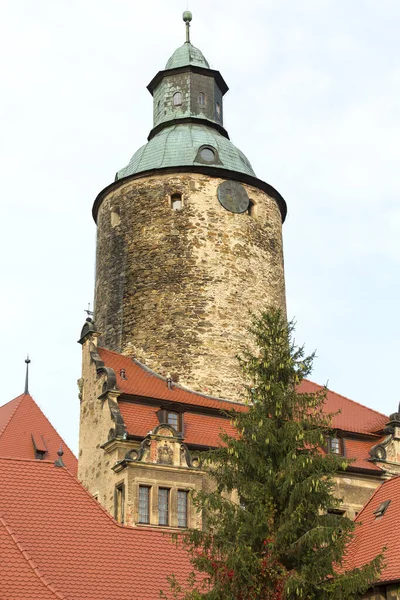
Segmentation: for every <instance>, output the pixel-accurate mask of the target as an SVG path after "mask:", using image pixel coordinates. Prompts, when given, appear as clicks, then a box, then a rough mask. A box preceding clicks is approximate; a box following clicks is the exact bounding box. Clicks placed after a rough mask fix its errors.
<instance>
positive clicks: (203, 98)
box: [199, 92, 206, 106]
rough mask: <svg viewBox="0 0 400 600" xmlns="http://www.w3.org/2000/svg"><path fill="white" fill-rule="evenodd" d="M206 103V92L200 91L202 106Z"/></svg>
mask: <svg viewBox="0 0 400 600" xmlns="http://www.w3.org/2000/svg"><path fill="white" fill-rule="evenodd" d="M205 103H206V95H205V93H204V92H200V94H199V104H200V106H204V105H205Z"/></svg>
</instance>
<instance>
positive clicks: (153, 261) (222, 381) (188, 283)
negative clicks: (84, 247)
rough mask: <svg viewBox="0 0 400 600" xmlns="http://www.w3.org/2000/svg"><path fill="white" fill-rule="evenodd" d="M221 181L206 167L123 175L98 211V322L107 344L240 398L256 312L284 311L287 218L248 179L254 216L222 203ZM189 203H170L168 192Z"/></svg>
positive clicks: (193, 384) (205, 388)
mask: <svg viewBox="0 0 400 600" xmlns="http://www.w3.org/2000/svg"><path fill="white" fill-rule="evenodd" d="M223 181H224V179H221V178H218V177H210V176H208V175H205V174H200V173H195V172H193V173H177V174H162V175H155V174H154V175H147V176H143V177H137V178H134V179H131V180H125V181H123V180H122V181H121V183H120V185H119V186H118V187H117V188H113V189H111V190H110V191H109V192H108V194H106V196H105V197H104V198H103V200H102V203H101V204H100V207H99V210H98V218H97V224H98V238H97V266H96V291H95V292H96V297H95V321H96V325H97V327H98V329H99V331H100V332H101V334H102V335H101V338H100V344H101V345H102V346H104V347H106V348H109V349H110V350H114V351H117V352H121V353H123V354H126V355H131V356H134V357H136V358H137V359H139V360H140V361H141V362H143V363H144V364H146V365H147V366H149V367H150V368H152V369H154V370H155V371H157V372H158V373H160V374H162V375H165V376H166V375H171V376H172V378H173V379H174V380H175V381H179V383H180V384H181V385H184V386H187V387H189V388H191V389H193V390H196V391H201V392H205V393H208V394H212V395H214V396H218V397H224V398H228V399H238V398H240V394H241V389H242V388H241V386H242V383H241V375H240V372H239V369H238V366H237V361H236V358H235V355H236V354H237V353H240V352H241V351H242V350H243V349H244V347H246V346H247V345H248V344H249V334H248V331H247V329H248V326H249V323H250V311H254V312H256V313H257V312H259V311H261V310H263V309H265V308H266V307H267V306H269V305H275V306H279V307H281V308H282V310H283V311H285V284H284V270H283V250H282V217H281V213H280V211H279V208H278V205H277V203H276V201H275V200H274V199H273V198H272V197H270V196H268V195H267V193H265V192H264V191H261V190H260V189H257V188H255V187H252V186H250V185H245V186H244V187H245V188H246V189H247V193H248V195H249V198H250V199H251V201H252V202H253V203H254V207H253V210H252V214H248V213H244V214H234V213H231V212H229V211H227V210H225V209H224V208H223V207H222V206H221V205H220V203H219V201H218V198H217V188H218V185H219V184H220V183H222V182H223ZM176 193H179V194H182V200H183V207H182V209H181V210H172V208H171V195H172V194H176Z"/></svg>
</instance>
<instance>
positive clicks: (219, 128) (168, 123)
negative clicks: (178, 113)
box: [147, 117, 230, 141]
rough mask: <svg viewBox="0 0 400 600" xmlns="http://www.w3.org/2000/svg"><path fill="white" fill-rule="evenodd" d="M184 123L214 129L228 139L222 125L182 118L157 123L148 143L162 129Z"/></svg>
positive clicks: (204, 120)
mask: <svg viewBox="0 0 400 600" xmlns="http://www.w3.org/2000/svg"><path fill="white" fill-rule="evenodd" d="M185 123H193V124H194V125H204V126H205V127H211V128H212V129H216V130H217V131H218V133H220V134H221V135H223V136H224V137H226V139H228V140H229V139H230V138H229V134H228V132H227V130H226V129H225V127H222V125H220V124H219V123H216V122H213V121H209V120H208V119H201V118H199V117H183V118H182V119H171V120H170V121H162V122H161V123H159V125H157V126H156V127H153V129H152V130H151V131H150V133H149V135H148V137H147V140H148V141H150V140H151V139H153V137H154V136H156V135H157V133H159V132H160V131H161V130H162V129H165V128H167V127H171V126H173V125H182V124H185Z"/></svg>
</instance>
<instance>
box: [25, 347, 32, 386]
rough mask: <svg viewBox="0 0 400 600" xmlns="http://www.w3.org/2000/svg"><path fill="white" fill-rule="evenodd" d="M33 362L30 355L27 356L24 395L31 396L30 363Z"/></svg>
mask: <svg viewBox="0 0 400 600" xmlns="http://www.w3.org/2000/svg"><path fill="white" fill-rule="evenodd" d="M30 362H31V360H30V358H29V354H27V355H26V359H25V363H26V374H25V391H24V394H29V363H30Z"/></svg>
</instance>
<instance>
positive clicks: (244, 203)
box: [218, 181, 249, 213]
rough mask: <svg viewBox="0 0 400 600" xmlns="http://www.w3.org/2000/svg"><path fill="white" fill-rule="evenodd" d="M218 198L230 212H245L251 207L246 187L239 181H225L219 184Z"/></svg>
mask: <svg viewBox="0 0 400 600" xmlns="http://www.w3.org/2000/svg"><path fill="white" fill-rule="evenodd" d="M218 200H219V202H220V204H221V205H222V206H223V207H224V208H225V209H226V210H229V211H230V212H233V213H244V212H245V211H246V210H247V209H248V208H249V197H248V195H247V192H246V190H245V188H244V187H243V186H242V185H241V184H240V183H238V182H237V181H224V182H223V183H220V185H219V186H218Z"/></svg>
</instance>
